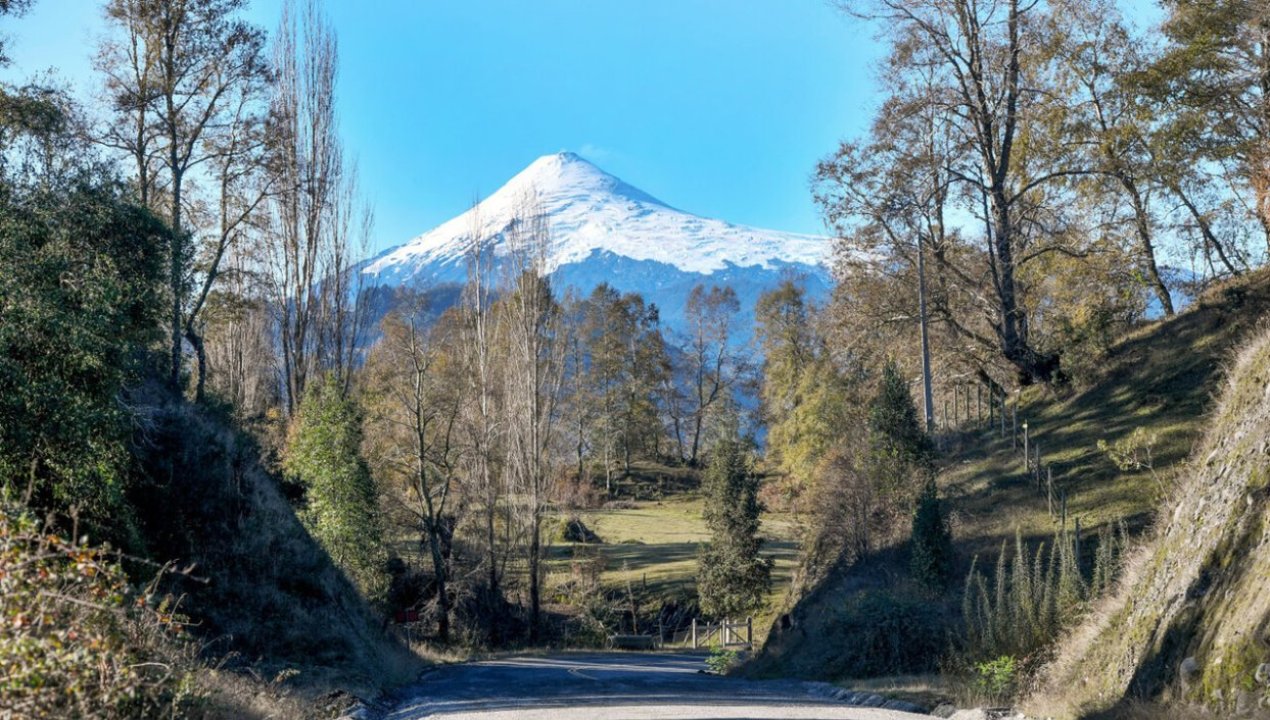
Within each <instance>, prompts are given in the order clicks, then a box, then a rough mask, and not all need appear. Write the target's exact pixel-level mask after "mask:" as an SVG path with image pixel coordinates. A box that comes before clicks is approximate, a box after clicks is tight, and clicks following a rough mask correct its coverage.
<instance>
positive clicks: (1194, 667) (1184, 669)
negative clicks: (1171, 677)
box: [1178, 655, 1199, 683]
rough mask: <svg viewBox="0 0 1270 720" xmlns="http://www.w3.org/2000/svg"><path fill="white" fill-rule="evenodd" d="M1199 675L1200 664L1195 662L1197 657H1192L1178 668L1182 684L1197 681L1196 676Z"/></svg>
mask: <svg viewBox="0 0 1270 720" xmlns="http://www.w3.org/2000/svg"><path fill="white" fill-rule="evenodd" d="M1198 673H1199V662H1198V661H1196V660H1195V656H1194V655H1191V656H1190V657H1188V658H1186V659H1185V660H1183V661H1182V664H1181V665H1180V666H1179V667H1178V674H1179V675H1181V676H1182V682H1187V683H1189V682H1191V681H1192V680H1194V679H1195V675H1196V674H1198Z"/></svg>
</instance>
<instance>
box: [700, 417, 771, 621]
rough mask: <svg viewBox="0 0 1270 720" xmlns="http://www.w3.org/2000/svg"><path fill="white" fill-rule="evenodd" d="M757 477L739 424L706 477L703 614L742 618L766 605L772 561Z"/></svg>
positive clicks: (723, 441) (721, 445) (715, 456)
mask: <svg viewBox="0 0 1270 720" xmlns="http://www.w3.org/2000/svg"><path fill="white" fill-rule="evenodd" d="M758 482H759V481H758V477H757V476H756V475H755V474H754V473H753V471H752V469H751V467H750V460H749V457H748V453H747V452H746V449H745V447H744V446H743V444H742V440H741V438H740V437H738V432H737V429H736V427H735V425H734V426H733V427H732V428H730V430H729V431H728V432H726V433H724V434H723V436H722V437H721V439H720V440H719V442H718V444H717V445H715V447H714V451H713V453H712V457H711V459H710V464H709V466H708V468H707V469H706V474H705V481H704V485H705V491H706V507H705V520H706V525H708V526H709V528H710V534H711V539H710V542H709V544H707V545H705V546H704V547H703V548H702V549H701V552H700V555H699V557H698V563H699V564H698V570H697V589H698V593H699V595H700V598H701V609H702V610H704V611H705V612H706V613H707V614H709V615H713V616H715V617H719V618H728V617H734V618H740V617H742V616H744V615H746V614H749V613H753V612H754V611H755V610H757V609H758V608H760V607H761V606H762V605H763V597H764V596H765V595H766V594H767V592H768V591H769V590H770V589H771V586H772V561H771V559H770V558H764V557H761V556H760V555H759V550H760V548H761V547H762V544H763V540H762V539H761V538H760V537H759V536H758V530H759V511H760V509H761V506H760V505H759V501H758Z"/></svg>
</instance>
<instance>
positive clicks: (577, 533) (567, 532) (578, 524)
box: [558, 515, 604, 544]
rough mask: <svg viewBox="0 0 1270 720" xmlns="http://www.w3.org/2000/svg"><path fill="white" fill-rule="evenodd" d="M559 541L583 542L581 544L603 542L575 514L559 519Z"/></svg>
mask: <svg viewBox="0 0 1270 720" xmlns="http://www.w3.org/2000/svg"><path fill="white" fill-rule="evenodd" d="M558 536H559V539H560V541H561V542H572V543H583V544H599V543H602V542H604V541H603V540H601V539H600V536H599V535H596V534H595V531H594V530H592V529H591V528H589V527H587V526H586V523H584V522H582V519H581V518H579V517H577V516H576V515H575V516H573V517H569V518H564V519H563V520H561V521H560V532H559V533H558Z"/></svg>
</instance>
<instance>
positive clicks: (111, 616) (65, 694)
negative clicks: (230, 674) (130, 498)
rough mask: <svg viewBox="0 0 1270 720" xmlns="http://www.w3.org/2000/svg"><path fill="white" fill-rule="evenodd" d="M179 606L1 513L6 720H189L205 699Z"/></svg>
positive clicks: (76, 547) (0, 678)
mask: <svg viewBox="0 0 1270 720" xmlns="http://www.w3.org/2000/svg"><path fill="white" fill-rule="evenodd" d="M196 667H197V662H196V660H195V652H194V649H193V647H192V645H191V644H189V643H187V642H186V640H185V634H184V630H183V624H182V622H181V618H180V616H179V615H177V614H176V612H175V607H174V605H173V602H172V600H171V598H161V599H159V598H156V597H155V596H154V595H153V594H151V593H150V592H147V591H144V590H143V591H137V590H135V589H134V588H132V587H130V586H129V585H128V582H127V579H126V577H125V576H124V573H123V571H122V570H121V569H120V567H119V565H118V563H117V562H114V561H113V560H111V557H110V555H109V554H108V552H107V551H106V550H105V549H103V548H97V547H92V546H89V545H86V544H83V543H79V542H75V541H73V540H68V539H65V538H62V537H61V536H59V535H57V534H55V533H54V532H52V531H50V530H41V529H40V527H39V526H38V525H37V524H36V523H35V521H34V520H32V518H31V517H30V516H29V515H27V514H24V513H23V512H21V511H18V510H15V509H13V508H10V507H6V508H3V509H0V670H2V671H3V672H0V716H4V717H10V716H11V715H12V716H14V717H24V718H67V717H92V718H133V717H170V716H179V715H183V714H184V713H186V712H187V711H189V710H191V709H192V708H193V707H194V706H196V705H197V704H199V703H200V702H201V700H202V698H201V695H200V693H199V691H197V690H196V689H195V684H194V679H193V677H194V676H193V672H194V670H195V669H196Z"/></svg>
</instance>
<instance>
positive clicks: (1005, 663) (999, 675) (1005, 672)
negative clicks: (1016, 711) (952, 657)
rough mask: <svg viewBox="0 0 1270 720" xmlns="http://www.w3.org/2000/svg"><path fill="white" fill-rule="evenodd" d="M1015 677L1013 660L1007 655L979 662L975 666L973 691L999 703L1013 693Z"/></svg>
mask: <svg viewBox="0 0 1270 720" xmlns="http://www.w3.org/2000/svg"><path fill="white" fill-rule="evenodd" d="M1016 675H1017V672H1016V668H1015V663H1014V658H1013V657H1011V656H1009V655H1002V656H1001V657H999V658H997V659H995V660H988V661H986V662H981V663H979V664H978V665H975V689H976V690H978V691H979V693H980V694H981V695H983V696H984V697H986V698H988V699H990V700H992V701H994V702H1000V701H1001V700H1003V699H1005V698H1007V697H1010V696H1011V695H1012V694H1013V693H1014V684H1015V679H1016Z"/></svg>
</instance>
